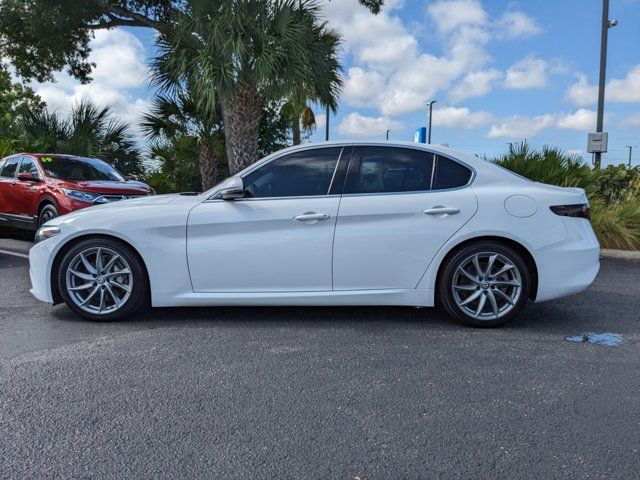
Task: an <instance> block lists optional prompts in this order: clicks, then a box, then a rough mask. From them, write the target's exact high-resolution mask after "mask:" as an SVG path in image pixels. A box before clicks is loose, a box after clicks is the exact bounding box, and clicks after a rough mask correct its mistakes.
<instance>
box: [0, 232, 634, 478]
mask: <svg viewBox="0 0 640 480" xmlns="http://www.w3.org/2000/svg"><path fill="white" fill-rule="evenodd" d="M28 240H29V239H28V238H23V239H21V240H12V241H13V242H16V241H18V242H23V243H17V244H16V243H12V247H11V248H9V244H10V243H11V242H9V241H8V240H7V239H6V238H5V239H0V250H8V249H13V250H15V251H20V249H23V250H21V251H24V248H25V247H26V246H28V243H27V242H28ZM28 289H29V279H28V262H27V260H26V259H24V258H22V257H16V256H11V255H6V254H2V253H0V478H7V479H30V478H34V479H35V478H38V479H39V478H62V479H72V478H136V479H138V478H179V479H186V478H215V479H218V478H220V479H225V478H242V479H247V478H251V479H262V478H304V479H316V478H317V479H329V478H339V479H352V480H353V479H355V478H356V477H359V478H360V479H362V480H364V479H400V478H411V479H418V478H426V479H430V478H509V479H520V478H571V479H574V478H638V477H640V453H639V450H640V433H639V432H640V429H639V427H640V394H639V393H638V392H640V355H639V353H640V348H639V345H640V333H639V331H638V324H639V322H640V264H639V263H631V262H625V261H621V260H614V259H605V260H603V262H602V268H601V272H600V274H599V275H598V278H597V280H596V282H595V284H594V285H593V286H591V287H590V288H589V289H588V290H587V291H586V292H584V293H582V294H579V295H576V296H573V297H569V298H565V299H561V300H557V301H553V302H548V303H542V304H530V305H529V306H528V308H527V309H526V311H525V312H524V314H523V315H522V316H521V317H520V318H519V319H517V320H516V321H514V322H513V323H511V324H510V325H508V326H507V327H505V328H502V329H498V330H477V329H471V328H468V327H464V326H462V325H460V324H458V323H456V322H454V321H452V320H450V319H448V318H447V317H446V315H445V314H443V313H442V312H440V311H438V310H434V309H412V308H210V309H161V310H160V309H159V310H151V311H150V312H147V313H144V314H141V315H139V316H136V317H135V318H131V319H129V321H126V322H119V323H107V324H102V323H90V322H86V321H83V320H80V319H78V318H77V317H75V316H74V315H73V314H72V313H71V312H70V311H69V310H68V309H67V308H66V307H64V306H63V305H61V306H56V307H50V306H48V305H45V304H41V303H40V302H38V301H37V300H35V299H34V298H32V297H31V296H30V294H29V293H28ZM585 332H596V333H603V332H611V333H617V334H621V335H622V337H623V343H622V344H621V345H619V346H613V347H606V346H600V345H592V344H588V343H570V342H567V341H565V338H566V337H569V336H575V335H580V334H582V333H585Z"/></svg>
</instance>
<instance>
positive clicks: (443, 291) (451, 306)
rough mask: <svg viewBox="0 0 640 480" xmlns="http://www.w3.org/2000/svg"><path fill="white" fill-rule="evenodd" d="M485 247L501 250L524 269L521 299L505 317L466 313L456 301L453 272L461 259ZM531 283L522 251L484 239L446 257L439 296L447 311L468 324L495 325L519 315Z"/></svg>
mask: <svg viewBox="0 0 640 480" xmlns="http://www.w3.org/2000/svg"><path fill="white" fill-rule="evenodd" d="M485 251H492V252H496V253H500V254H501V255H504V256H505V257H507V258H508V259H509V260H510V261H512V262H513V264H514V265H515V266H516V267H517V268H518V270H519V271H520V277H521V281H522V290H521V293H520V298H519V299H518V302H517V303H516V306H515V308H513V309H512V310H511V311H510V312H509V313H508V314H507V315H505V316H504V317H500V318H498V319H495V320H479V319H477V318H474V317H472V316H470V315H468V314H467V313H465V312H464V311H463V310H462V309H460V307H458V305H457V304H456V302H455V299H454V297H453V291H452V289H451V288H450V287H449V286H450V285H451V283H452V280H453V275H454V274H455V271H456V270H457V268H458V265H459V264H460V262H462V261H463V260H464V259H466V258H468V257H469V256H471V255H473V254H474V253H480V252H485ZM531 284H532V282H531V273H530V272H529V268H528V267H527V263H526V262H525V260H524V258H523V257H522V255H521V254H520V253H518V252H517V251H516V250H515V249H513V248H511V247H508V246H506V245H503V244H501V243H498V242H493V241H484V242H478V243H473V244H471V245H468V246H466V247H463V248H461V249H460V250H458V251H456V252H455V253H454V254H453V255H452V256H450V257H449V258H448V259H447V260H446V264H445V265H444V268H443V270H442V274H441V278H440V279H439V281H438V299H439V301H440V303H441V305H442V306H443V307H444V309H445V310H446V311H447V313H449V315H451V316H452V317H454V318H456V319H457V320H460V321H461V322H463V323H465V324H466V325H469V326H472V327H479V328H495V327H501V326H503V325H505V324H507V323H508V322H510V321H511V320H513V319H514V318H515V317H517V316H518V315H519V314H520V312H522V310H523V309H524V307H525V305H526V304H527V301H528V299H529V296H530V289H531Z"/></svg>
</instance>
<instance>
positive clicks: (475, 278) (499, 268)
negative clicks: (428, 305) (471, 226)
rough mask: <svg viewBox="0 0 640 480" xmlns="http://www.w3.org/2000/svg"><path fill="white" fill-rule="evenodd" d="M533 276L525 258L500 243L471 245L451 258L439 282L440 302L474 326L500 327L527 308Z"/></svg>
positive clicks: (459, 317)
mask: <svg viewBox="0 0 640 480" xmlns="http://www.w3.org/2000/svg"><path fill="white" fill-rule="evenodd" d="M530 288H531V274H530V272H529V269H528V267H527V264H526V262H525V260H524V259H523V258H522V255H521V254H520V253H518V252H517V251H516V250H515V249H513V248H510V247H508V246H506V245H503V244H501V243H498V242H493V241H486V242H480V243H476V244H472V245H469V246H467V247H464V248H462V249H461V250H459V251H458V252H456V253H455V254H454V255H452V256H451V257H450V258H449V259H448V260H447V261H446V264H445V265H444V269H443V270H442V273H441V277H440V279H439V282H438V295H439V300H440V303H441V304H442V305H443V306H444V308H445V310H446V311H447V312H448V313H449V314H450V315H451V316H453V317H454V318H457V319H458V320H461V321H462V322H464V323H465V324H467V325H471V326H474V327H500V326H502V325H504V324H506V323H507V322H509V321H510V320H512V319H513V318H515V317H516V316H517V315H518V314H519V313H520V312H521V311H522V309H523V308H524V307H525V305H526V303H527V300H528V298H529V289H530Z"/></svg>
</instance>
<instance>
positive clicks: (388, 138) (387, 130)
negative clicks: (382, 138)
mask: <svg viewBox="0 0 640 480" xmlns="http://www.w3.org/2000/svg"><path fill="white" fill-rule="evenodd" d="M387 140H389V129H387Z"/></svg>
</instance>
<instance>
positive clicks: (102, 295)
mask: <svg viewBox="0 0 640 480" xmlns="http://www.w3.org/2000/svg"><path fill="white" fill-rule="evenodd" d="M103 308H104V288H101V289H100V307H98V313H102V309H103Z"/></svg>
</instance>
